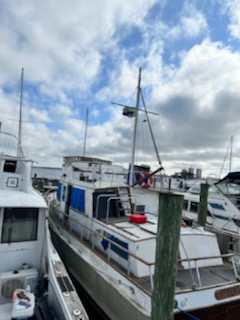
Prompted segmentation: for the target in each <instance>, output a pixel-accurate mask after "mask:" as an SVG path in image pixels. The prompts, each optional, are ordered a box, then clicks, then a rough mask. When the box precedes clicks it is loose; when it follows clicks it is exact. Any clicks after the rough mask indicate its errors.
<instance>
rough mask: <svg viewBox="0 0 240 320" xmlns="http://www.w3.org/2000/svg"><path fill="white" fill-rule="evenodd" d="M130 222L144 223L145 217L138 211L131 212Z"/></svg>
mask: <svg viewBox="0 0 240 320" xmlns="http://www.w3.org/2000/svg"><path fill="white" fill-rule="evenodd" d="M130 222H134V223H145V222H147V217H146V216H144V215H142V214H139V213H133V214H131V215H130Z"/></svg>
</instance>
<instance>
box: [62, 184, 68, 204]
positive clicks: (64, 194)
mask: <svg viewBox="0 0 240 320" xmlns="http://www.w3.org/2000/svg"><path fill="white" fill-rule="evenodd" d="M66 189H67V188H66V186H63V191H62V201H65V200H66Z"/></svg>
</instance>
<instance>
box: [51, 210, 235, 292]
mask: <svg viewBox="0 0 240 320" xmlns="http://www.w3.org/2000/svg"><path fill="white" fill-rule="evenodd" d="M54 209H56V208H54ZM54 213H55V214H56V212H54ZM60 213H61V214H62V215H63V217H67V218H68V220H69V219H70V220H72V221H73V222H75V223H76V224H78V225H80V226H82V227H83V228H84V229H85V230H88V231H89V232H90V234H93V235H95V236H97V237H100V238H101V239H104V240H107V241H108V242H109V243H111V244H113V245H114V246H116V247H117V248H119V249H120V250H122V251H123V252H125V253H127V254H128V255H129V256H131V257H133V258H134V259H136V260H138V261H140V262H141V263H143V264H145V265H146V266H148V268H149V277H150V284H151V290H153V287H154V284H153V270H152V269H153V268H152V267H153V266H154V265H155V262H148V261H146V260H144V259H142V258H140V257H138V256H137V255H135V254H134V253H132V252H130V251H129V250H128V249H126V248H124V247H123V246H121V245H120V244H118V243H116V242H115V241H113V240H111V239H109V238H108V237H106V236H105V235H102V234H101V233H99V232H98V231H95V230H92V229H90V228H89V227H87V226H85V225H83V224H82V223H81V222H79V221H78V220H77V219H75V218H72V217H69V215H67V214H65V213H63V212H62V211H60ZM63 220H64V219H63ZM70 231H71V232H72V230H70ZM79 236H80V238H81V240H82V238H83V235H82V232H81V234H79ZM91 245H92V246H91V247H92V249H93V250H94V248H95V242H94V241H92V243H91ZM234 256H240V254H238V253H226V254H220V255H214V256H208V257H196V258H184V259H178V260H177V263H181V262H189V261H193V262H195V267H194V268H195V269H196V273H197V278H198V283H199V287H201V286H202V284H201V277H200V273H199V267H198V266H197V262H198V261H202V260H210V259H216V258H230V260H231V262H232V266H233V270H234V273H235V276H236V278H238V273H237V270H236V265H235V262H234V259H233V257H234ZM107 259H108V261H110V256H109V254H108V256H107ZM191 269H193V268H191ZM127 274H128V275H130V270H129V264H128V268H127Z"/></svg>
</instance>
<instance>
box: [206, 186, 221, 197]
mask: <svg viewBox="0 0 240 320" xmlns="http://www.w3.org/2000/svg"><path fill="white" fill-rule="evenodd" d="M221 191H222V190H221ZM221 191H220V190H219V189H218V188H217V187H216V186H215V185H214V184H212V185H211V186H209V189H208V193H209V195H213V196H216V195H221V194H222V192H221Z"/></svg>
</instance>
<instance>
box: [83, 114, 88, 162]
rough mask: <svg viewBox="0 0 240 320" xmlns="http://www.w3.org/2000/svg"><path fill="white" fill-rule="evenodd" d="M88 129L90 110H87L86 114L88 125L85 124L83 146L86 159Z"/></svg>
mask: <svg viewBox="0 0 240 320" xmlns="http://www.w3.org/2000/svg"><path fill="white" fill-rule="evenodd" d="M87 128H88V108H87V112H86V124H85V135H84V146H83V156H84V157H85V152H86V140H87Z"/></svg>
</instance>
